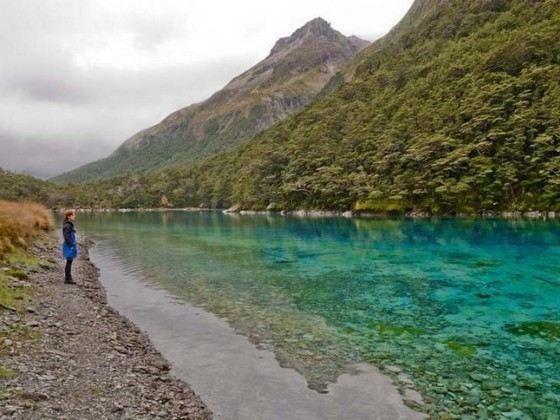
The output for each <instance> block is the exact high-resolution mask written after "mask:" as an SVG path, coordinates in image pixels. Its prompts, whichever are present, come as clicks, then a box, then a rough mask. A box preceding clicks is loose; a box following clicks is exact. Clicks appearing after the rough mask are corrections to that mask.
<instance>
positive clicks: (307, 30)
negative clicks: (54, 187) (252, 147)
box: [53, 18, 368, 182]
mask: <svg viewBox="0 0 560 420" xmlns="http://www.w3.org/2000/svg"><path fill="white" fill-rule="evenodd" d="M366 45H368V42H367V41H364V40H361V39H359V38H356V37H354V36H351V37H346V36H344V35H342V34H341V33H340V32H338V31H335V30H334V29H333V28H332V27H331V25H330V24H329V23H327V22H326V21H324V20H323V19H321V18H316V19H313V20H312V21H310V22H308V23H307V24H305V25H304V26H303V27H301V28H299V29H298V30H296V31H295V32H294V33H293V34H292V35H291V36H289V37H286V38H281V39H280V40H278V41H277V42H276V44H275V45H274V47H273V48H272V50H271V51H270V54H269V55H268V57H266V58H265V59H264V60H263V61H261V62H260V63H258V64H257V65H255V66H254V67H252V68H251V69H249V70H247V71H246V72H245V73H243V74H241V75H240V76H238V77H236V78H234V79H233V80H232V81H231V82H229V83H228V84H227V85H226V86H225V87H224V88H223V89H222V90H220V91H219V92H217V93H215V94H214V95H213V96H212V97H210V98H209V99H208V100H206V101H204V102H201V103H198V104H194V105H191V106H188V107H186V108H183V109H181V110H179V111H177V112H174V113H173V114H171V115H169V116H168V117H167V118H165V119H164V120H163V121H162V122H160V123H159V124H157V125H155V126H153V127H150V128H148V129H145V130H142V131H140V132H139V133H137V134H135V135H134V136H132V137H131V138H130V139H128V140H127V141H126V142H125V143H124V144H123V145H122V146H120V147H119V148H118V149H117V150H116V151H115V152H114V153H113V154H112V155H111V156H109V157H108V158H106V159H102V160H99V161H96V162H92V163H89V164H87V165H85V166H82V167H80V168H78V169H75V170H73V171H70V172H68V173H65V174H62V175H59V176H57V177H54V178H53V180H54V181H56V182H81V181H85V180H90V179H95V178H100V177H106V176H110V175H116V174H127V173H138V172H142V171H145V170H147V169H151V168H154V167H158V166H163V165H169V164H174V163H184V162H192V161H197V160H199V159H201V158H203V157H206V156H210V155H213V154H216V153H218V152H221V151H224V150H227V149H229V148H231V147H232V146H234V145H236V144H238V143H240V142H241V141H243V140H246V139H249V138H251V137H252V136H253V135H255V134H256V133H258V132H260V131H262V130H264V129H266V128H268V127H270V126H272V125H273V124H275V123H276V122H278V121H280V120H282V119H284V118H286V117H287V116H288V115H290V114H293V113H294V112H296V111H298V110H300V109H301V108H303V107H304V106H306V105H307V104H309V103H310V102H311V101H312V100H313V99H314V97H315V96H316V95H317V93H318V92H319V91H320V90H321V89H322V88H323V86H324V85H325V84H326V83H327V82H328V80H329V79H330V78H331V77H332V76H333V75H334V74H336V73H337V72H338V71H339V70H340V69H341V68H342V67H343V66H344V65H345V64H346V63H347V62H348V61H349V60H350V59H351V58H353V57H354V56H355V55H356V53H358V52H359V51H360V50H361V49H362V48H364V47H365V46H366Z"/></svg>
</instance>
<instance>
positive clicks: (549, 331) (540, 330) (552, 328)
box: [505, 321, 560, 341]
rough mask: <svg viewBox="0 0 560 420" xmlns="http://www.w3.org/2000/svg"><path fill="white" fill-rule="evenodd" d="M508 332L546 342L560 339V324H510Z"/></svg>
mask: <svg viewBox="0 0 560 420" xmlns="http://www.w3.org/2000/svg"><path fill="white" fill-rule="evenodd" d="M505 328H506V330H507V331H508V332H509V333H511V334H514V335H529V336H531V337H535V338H543V339H545V340H550V341H552V340H558V339H560V323H558V322H552V321H529V322H522V323H521V324H508V325H506V327H505Z"/></svg>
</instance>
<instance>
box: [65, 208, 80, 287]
mask: <svg viewBox="0 0 560 420" xmlns="http://www.w3.org/2000/svg"><path fill="white" fill-rule="evenodd" d="M75 219H76V211H75V210H66V211H65V212H64V223H63V224H62V236H63V238H64V242H63V243H62V255H64V258H66V268H65V269H64V274H65V278H64V283H66V284H76V282H75V281H74V280H73V279H72V261H74V258H76V257H77V256H78V241H77V239H76V228H74V220H75Z"/></svg>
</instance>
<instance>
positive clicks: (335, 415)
mask: <svg viewBox="0 0 560 420" xmlns="http://www.w3.org/2000/svg"><path fill="white" fill-rule="evenodd" d="M101 245H102V244H101ZM91 255H92V257H91V258H92V260H93V262H94V263H95V265H96V266H98V267H99V268H100V269H101V272H102V276H101V282H102V284H103V285H104V287H105V289H106V290H107V296H108V300H109V304H110V305H111V306H112V307H114V308H116V309H117V310H118V311H119V312H120V313H121V314H123V315H125V316H126V317H127V318H128V319H130V320H131V321H132V322H133V323H134V324H135V325H137V326H138V327H140V328H141V329H142V330H143V331H146V332H147V334H148V336H149V337H150V339H151V341H152V342H153V343H154V345H155V346H156V347H158V348H159V349H160V351H161V352H162V353H163V355H164V357H165V358H166V359H167V360H169V362H170V363H171V371H172V373H173V374H175V376H177V377H178V378H180V379H184V380H188V382H189V384H190V385H191V386H192V387H193V388H194V389H195V390H196V392H197V394H198V395H199V396H200V397H201V398H202V399H203V400H204V401H205V402H206V403H207V404H208V405H209V407H210V408H211V410H212V411H213V414H214V418H215V419H220V420H238V419H243V420H261V419H267V420H285V419H293V420H319V419H320V420H323V419H328V420H339V419H343V418H354V419H357V420H358V419H364V420H365V419H369V420H375V419H377V420H389V419H401V420H405V419H406V420H416V419H422V418H425V416H426V415H425V414H424V413H422V412H421V410H422V408H423V401H422V397H421V395H420V394H419V393H418V392H417V391H416V390H415V388H414V386H413V384H412V382H411V380H410V379H407V378H405V376H406V375H404V374H402V373H400V369H398V368H396V367H394V366H392V367H390V369H389V368H387V367H386V368H387V369H388V371H387V372H382V371H381V370H380V369H378V368H377V367H375V366H374V365H371V364H366V363H360V364H357V365H351V366H349V367H348V371H347V373H344V374H342V375H340V376H339V377H338V379H337V380H336V382H333V383H329V385H328V392H327V393H320V392H317V391H316V390H313V389H311V388H309V386H308V383H307V380H306V378H305V377H304V376H303V375H301V374H300V373H299V372H298V371H297V370H296V369H295V368H293V367H289V366H287V365H284V364H282V363H280V362H279V359H278V357H277V356H278V355H277V353H276V352H275V351H274V350H272V349H266V348H264V347H262V346H258V345H256V344H255V343H253V342H251V341H250V340H249V338H247V337H246V336H245V335H242V334H240V333H239V332H238V330H236V329H235V327H234V326H232V325H231V324H230V323H229V322H228V320H227V318H226V319H224V318H221V317H218V316H217V315H215V314H213V313H211V312H209V311H207V310H205V309H204V308H202V307H199V306H194V305H192V304H190V303H188V302H185V301H183V300H181V299H180V298H177V297H175V296H174V295H172V294H170V293H169V292H167V291H166V290H165V289H164V288H161V287H159V286H158V285H156V284H153V283H151V282H149V281H148V280H147V279H144V278H143V277H142V276H141V275H139V273H137V272H134V273H130V272H129V271H128V270H127V267H126V265H125V264H123V263H122V261H120V260H119V259H118V258H114V256H113V254H112V253H110V252H107V251H106V249H105V248H103V247H102V246H96V247H95V248H93V249H92V253H91ZM397 371H398V372H397ZM397 373H399V375H397ZM393 374H394V376H395V377H396V376H399V381H397V380H396V378H394V377H393ZM403 375H404V376H403ZM403 378H404V379H403ZM400 379H403V381H404V380H405V379H406V381H405V382H406V383H405V386H403V387H402V389H400V390H399V388H400V387H401V386H402V385H403V384H402V383H401V381H400ZM416 410H420V411H416Z"/></svg>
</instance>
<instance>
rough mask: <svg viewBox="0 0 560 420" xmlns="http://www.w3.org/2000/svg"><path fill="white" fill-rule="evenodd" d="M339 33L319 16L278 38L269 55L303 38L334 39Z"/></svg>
mask: <svg viewBox="0 0 560 420" xmlns="http://www.w3.org/2000/svg"><path fill="white" fill-rule="evenodd" d="M340 36H341V34H340V33H339V32H338V31H335V30H334V29H333V28H332V27H331V24H330V23H329V22H327V21H326V20H324V19H323V18H321V17H317V18H315V19H312V20H310V21H309V22H307V23H306V24H305V25H303V26H302V27H301V28H299V29H297V30H296V31H295V32H294V33H293V34H292V35H290V36H288V37H284V38H280V39H279V40H278V41H276V44H274V47H272V50H271V51H270V54H269V56H271V55H274V54H276V53H278V52H280V51H282V50H283V49H285V48H287V47H289V46H290V45H292V44H294V43H296V42H298V41H301V40H303V39H305V38H311V39H319V38H326V39H336V38H338V37H340Z"/></svg>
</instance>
